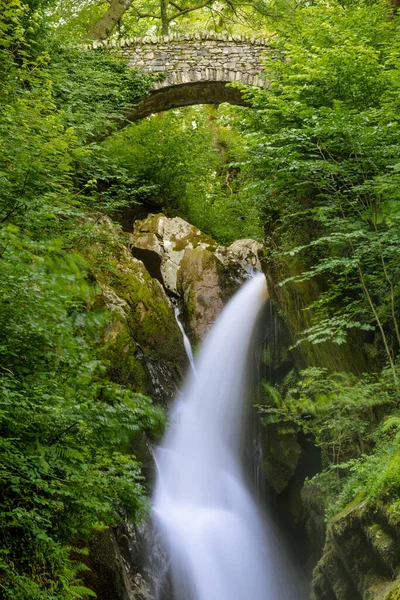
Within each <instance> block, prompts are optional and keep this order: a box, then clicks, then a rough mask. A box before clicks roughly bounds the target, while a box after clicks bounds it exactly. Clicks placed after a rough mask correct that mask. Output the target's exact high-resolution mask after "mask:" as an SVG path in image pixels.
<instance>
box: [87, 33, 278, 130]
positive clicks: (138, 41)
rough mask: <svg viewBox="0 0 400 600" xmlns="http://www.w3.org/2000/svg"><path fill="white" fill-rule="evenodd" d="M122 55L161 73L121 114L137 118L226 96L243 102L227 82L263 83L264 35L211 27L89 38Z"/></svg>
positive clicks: (144, 68)
mask: <svg viewBox="0 0 400 600" xmlns="http://www.w3.org/2000/svg"><path fill="white" fill-rule="evenodd" d="M99 46H105V47H107V48H109V49H110V50H111V51H115V52H118V53H119V54H121V55H123V56H124V57H125V58H126V59H127V60H128V63H129V65H130V66H131V67H132V68H140V69H141V70H142V71H143V72H144V73H152V74H157V73H158V74H160V76H162V74H164V75H165V78H163V79H161V80H160V81H158V82H157V83H155V84H154V85H153V87H152V89H151V90H150V96H149V97H147V98H145V99H144V100H143V101H142V102H141V103H140V105H137V106H134V107H132V109H131V110H129V111H127V112H126V114H125V116H126V117H127V118H128V120H130V121H137V120H138V119H142V118H143V117H146V116H148V115H150V114H152V113H157V112H161V111H164V110H169V109H171V108H179V107H181V106H190V105H193V104H221V102H229V103H230V104H236V105H241V106H245V105H246V102H245V100H244V99H243V97H242V94H241V92H240V91H239V90H238V89H237V88H235V87H231V86H227V85H226V84H227V83H231V82H233V81H237V82H239V83H244V84H247V85H252V86H259V87H264V86H265V85H266V84H267V82H266V79H265V78H264V75H263V69H262V62H263V56H264V55H265V54H266V53H268V52H269V53H271V50H270V48H269V47H268V40H267V39H265V38H249V37H247V36H245V35H226V34H215V33H211V32H206V33H202V34H200V33H196V34H193V35H192V34H190V35H189V34H188V35H171V36H162V37H145V38H132V39H129V40H121V41H119V42H115V41H112V42H95V43H94V44H92V45H91V47H93V48H96V47H99Z"/></svg>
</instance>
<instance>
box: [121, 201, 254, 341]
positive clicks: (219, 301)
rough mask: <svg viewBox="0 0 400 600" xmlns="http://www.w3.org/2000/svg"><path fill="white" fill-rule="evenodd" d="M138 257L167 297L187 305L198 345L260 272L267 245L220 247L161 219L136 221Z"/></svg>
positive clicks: (187, 228) (159, 216)
mask: <svg viewBox="0 0 400 600" xmlns="http://www.w3.org/2000/svg"><path fill="white" fill-rule="evenodd" d="M131 248H132V252H133V255H134V256H135V257H137V258H140V259H141V260H143V262H144V264H145V265H146V267H147V270H148V272H149V273H150V274H151V275H152V276H153V277H156V278H157V279H158V280H159V281H160V282H161V283H162V285H163V286H164V288H165V290H166V292H167V293H168V294H170V295H171V296H173V297H176V298H178V299H180V300H181V301H182V304H183V315H184V318H185V321H186V322H185V325H186V327H187V330H188V334H189V336H190V337H191V339H192V341H193V342H194V343H198V342H199V341H200V339H201V338H202V337H203V336H204V334H205V333H206V331H207V330H208V328H209V326H210V325H211V323H213V322H214V321H215V318H216V317H217V315H218V313H219V312H220V310H221V309H222V306H223V305H224V303H225V302H226V301H227V300H228V299H229V298H230V297H231V296H232V294H233V293H234V292H235V291H236V290H237V288H238V286H239V285H240V283H241V281H243V280H244V279H245V278H246V277H248V273H249V271H250V270H254V269H261V259H262V257H263V255H264V249H263V246H262V244H260V243H258V242H256V241H254V240H238V241H236V242H234V243H233V244H232V245H231V246H230V247H229V248H224V247H223V246H219V245H218V244H217V243H216V242H215V241H214V240H212V239H211V238H209V237H208V236H206V235H204V234H203V233H202V232H201V231H200V230H199V229H197V227H194V226H193V225H190V224H189V223H187V222H186V221H184V220H183V219H181V218H179V217H175V218H167V217H166V216H165V215H163V214H162V213H159V214H156V215H149V216H148V217H147V218H146V219H144V220H142V221H136V223H135V228H134V234H133V237H132V244H131Z"/></svg>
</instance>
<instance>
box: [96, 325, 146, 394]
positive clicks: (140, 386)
mask: <svg viewBox="0 0 400 600" xmlns="http://www.w3.org/2000/svg"><path fill="white" fill-rule="evenodd" d="M136 354H137V345H136V344H135V342H134V340H133V339H132V336H131V335H130V334H129V331H128V327H127V325H126V323H123V322H121V321H114V322H112V323H111V324H110V326H109V328H108V331H107V335H106V345H105V348H104V356H105V358H106V359H107V360H108V361H109V368H108V375H109V377H110V379H111V380H112V381H115V382H116V383H120V384H122V385H126V386H127V387H130V388H131V389H132V390H133V391H134V392H139V393H146V375H145V371H144V368H143V365H142V363H141V362H140V361H139V360H138V358H137V356H136Z"/></svg>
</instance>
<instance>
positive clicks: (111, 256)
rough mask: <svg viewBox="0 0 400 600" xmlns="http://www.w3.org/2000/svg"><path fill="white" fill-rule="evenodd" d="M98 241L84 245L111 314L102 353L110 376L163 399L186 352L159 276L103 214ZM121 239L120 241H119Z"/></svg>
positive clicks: (174, 383)
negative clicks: (147, 267) (154, 273)
mask: <svg viewBox="0 0 400 600" xmlns="http://www.w3.org/2000/svg"><path fill="white" fill-rule="evenodd" d="M96 226H97V228H99V229H100V233H101V234H102V236H101V237H100V236H97V239H99V238H100V239H102V243H98V242H97V243H96V245H93V246H90V247H89V248H88V249H87V252H88V253H90V254H91V263H92V264H94V265H97V268H94V276H95V278H96V280H97V282H98V283H99V286H100V290H101V299H102V302H103V303H104V304H105V305H106V306H107V308H108V309H109V310H110V312H111V313H112V314H113V318H112V320H110V323H109V325H108V327H107V329H106V333H105V348H104V352H105V356H106V357H107V358H108V360H109V363H110V367H109V368H110V372H111V374H112V376H113V379H114V380H115V381H117V382H119V383H123V384H124V385H128V386H129V387H131V388H132V389H133V390H135V391H138V392H144V393H147V394H149V395H151V396H152V398H153V399H154V400H158V401H167V400H170V399H171V398H172V397H173V395H174V394H175V390H176V387H177V385H178V384H179V383H180V381H181V379H182V373H183V371H184V369H185V367H186V363H187V358H186V353H185V350H184V346H183V341H182V335H181V332H180V330H179V328H178V326H177V323H176V321H175V316H174V312H173V307H172V305H171V302H170V300H169V298H168V296H167V295H166V293H165V291H164V289H163V287H162V286H161V284H160V282H159V281H157V280H156V279H154V278H153V277H151V275H150V274H149V273H148V271H147V269H146V268H145V266H144V264H143V263H142V262H141V261H140V260H138V259H136V258H134V257H133V256H132V254H131V252H130V250H129V247H128V246H129V242H130V237H129V236H125V239H122V238H121V237H120V231H119V229H118V227H117V226H116V225H115V224H113V223H112V222H111V221H110V220H109V219H106V218H103V219H101V220H100V221H99V222H98V223H97V225H96ZM124 242H125V243H124Z"/></svg>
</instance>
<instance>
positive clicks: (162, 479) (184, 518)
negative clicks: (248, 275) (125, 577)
mask: <svg viewBox="0 0 400 600" xmlns="http://www.w3.org/2000/svg"><path fill="white" fill-rule="evenodd" d="M266 299H267V287H266V282H265V277H264V276H263V275H261V274H259V275H256V276H255V277H254V278H252V279H251V280H250V281H249V282H247V283H246V284H245V285H244V286H243V287H242V288H241V289H240V290H239V292H238V293H237V294H236V295H235V296H234V298H233V299H232V300H231V301H230V302H229V303H228V305H227V306H226V307H225V309H224V310H223V312H222V313H221V315H220V316H219V318H218V319H217V321H216V323H215V324H214V326H213V328H212V329H211V331H210V332H209V334H208V336H207V337H206V339H205V341H204V343H203V346H202V348H201V350H200V352H199V355H198V358H197V360H196V373H193V372H192V373H190V374H189V375H188V378H187V380H186V382H185V384H184V386H183V389H182V391H181V393H180V395H179V396H178V398H177V400H176V402H175V405H174V407H173V410H172V414H171V423H170V428H169V430H168V432H167V434H166V436H165V439H164V440H163V444H162V446H161V447H159V448H158V449H157V451H156V463H157V481H156V486H155V492H154V498H153V517H154V522H155V527H156V530H157V531H158V537H161V539H162V545H163V547H164V550H165V552H166V554H167V556H168V560H169V570H170V573H171V579H172V587H173V599H174V600H299V599H300V598H303V597H304V596H303V592H302V583H301V581H300V579H298V578H297V577H296V575H295V573H294V569H293V568H290V567H289V562H288V561H287V560H286V558H285V556H284V552H283V551H282V546H281V543H280V540H279V536H277V535H276V533H275V530H274V528H273V527H272V525H271V524H270V523H269V522H268V521H267V520H266V519H265V517H263V516H262V514H261V511H260V509H259V507H258V506H257V504H256V502H255V501H254V500H253V498H252V495H251V493H250V490H249V489H248V486H247V484H246V478H245V475H244V472H243V468H242V461H241V456H240V451H241V447H242V440H243V422H244V397H245V393H246V385H247V377H246V376H247V370H248V359H249V356H250V354H251V351H252V349H253V345H254V343H253V341H254V334H255V330H256V329H257V327H258V324H259V316H260V314H261V311H262V308H263V306H264V304H265V301H266Z"/></svg>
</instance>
